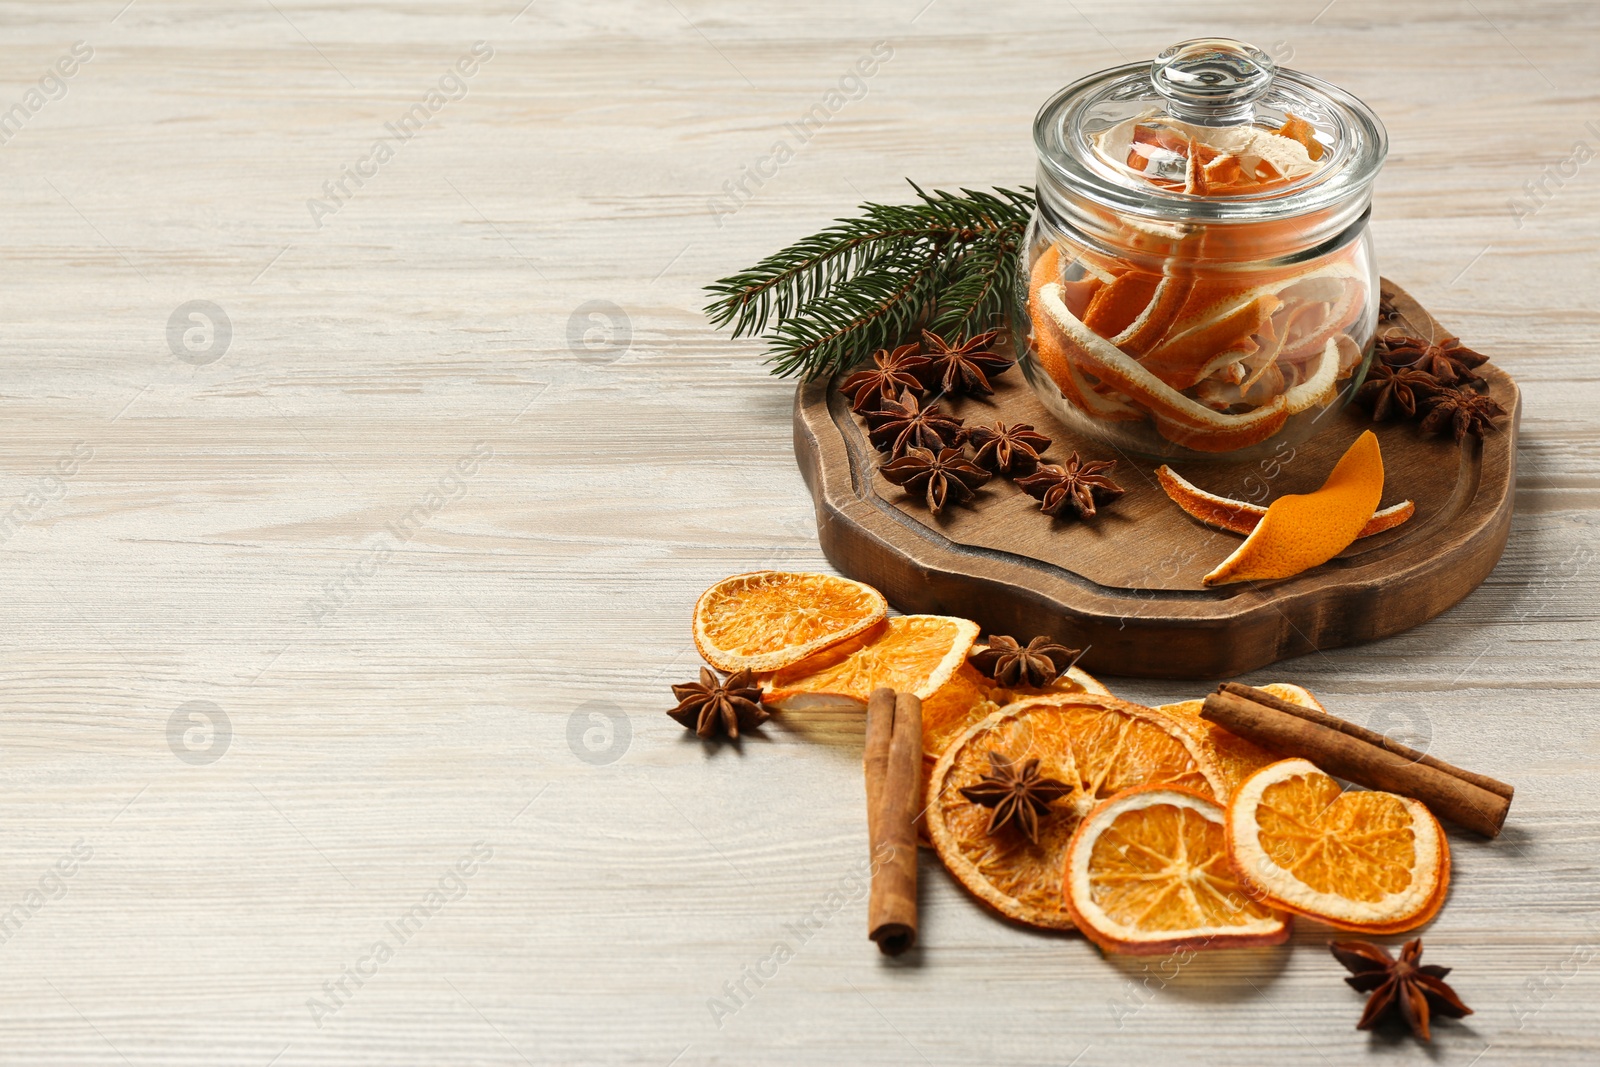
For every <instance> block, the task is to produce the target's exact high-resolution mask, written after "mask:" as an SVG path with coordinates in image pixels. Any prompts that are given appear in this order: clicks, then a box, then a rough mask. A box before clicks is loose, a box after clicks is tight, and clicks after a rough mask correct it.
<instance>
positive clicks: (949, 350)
mask: <svg viewBox="0 0 1600 1067" xmlns="http://www.w3.org/2000/svg"><path fill="white" fill-rule="evenodd" d="M999 334H1000V331H998V330H990V331H988V332H987V333H980V334H978V335H977V336H976V337H969V338H967V339H966V340H965V341H962V342H961V343H960V344H951V343H950V342H949V341H946V340H945V339H944V338H943V337H940V336H939V335H938V334H936V333H933V332H931V331H929V330H923V331H922V350H923V351H924V352H926V353H927V355H928V358H929V361H930V365H929V366H928V367H927V369H926V370H924V371H923V373H924V374H926V375H927V376H928V379H929V384H930V385H932V384H933V383H934V382H938V384H939V387H940V388H942V389H943V390H944V391H945V392H946V393H949V394H950V395H951V396H961V395H967V396H988V395H989V394H990V393H992V392H994V389H993V388H991V387H990V385H989V375H991V374H993V375H996V376H999V375H1001V374H1004V373H1005V372H1006V371H1008V370H1010V369H1011V367H1012V365H1013V364H1014V363H1015V362H1016V360H1012V359H1007V358H1006V357H1005V356H1000V355H996V354H995V353H993V352H990V351H989V349H988V346H989V345H990V344H991V343H993V341H994V339H995V338H996V337H998V336H999Z"/></svg>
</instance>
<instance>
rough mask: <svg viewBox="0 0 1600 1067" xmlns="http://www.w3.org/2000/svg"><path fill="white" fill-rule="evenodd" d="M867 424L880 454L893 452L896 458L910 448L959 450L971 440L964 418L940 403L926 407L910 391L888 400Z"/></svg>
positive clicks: (893, 456) (870, 413)
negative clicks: (950, 413) (947, 410)
mask: <svg viewBox="0 0 1600 1067" xmlns="http://www.w3.org/2000/svg"><path fill="white" fill-rule="evenodd" d="M867 425H868V426H869V427H870V430H869V431H868V434H867V436H868V437H870V438H871V439H872V443H873V444H874V445H876V446H877V448H878V451H880V452H887V453H889V456H890V457H891V458H893V459H898V458H900V457H901V456H903V455H905V452H906V449H908V448H926V449H928V450H930V451H933V452H938V451H940V450H942V449H946V448H959V447H960V446H961V444H962V442H964V441H966V439H967V431H966V430H963V429H962V428H961V420H960V419H958V418H955V417H954V416H952V415H947V414H945V412H944V410H943V409H942V408H940V407H939V406H938V405H937V404H929V405H928V406H927V407H923V406H922V402H921V401H919V400H918V399H917V397H916V394H915V393H912V392H911V391H910V390H906V391H905V392H903V393H901V394H900V399H898V400H885V401H884V402H883V404H882V405H881V406H880V407H879V409H878V410H877V411H872V412H868V413H867Z"/></svg>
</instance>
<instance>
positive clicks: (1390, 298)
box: [1378, 290, 1400, 322]
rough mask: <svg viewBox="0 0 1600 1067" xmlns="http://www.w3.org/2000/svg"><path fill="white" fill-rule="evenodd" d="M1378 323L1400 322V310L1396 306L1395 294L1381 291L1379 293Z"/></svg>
mask: <svg viewBox="0 0 1600 1067" xmlns="http://www.w3.org/2000/svg"><path fill="white" fill-rule="evenodd" d="M1378 321H1379V322H1399V321H1400V309H1399V308H1397V307H1395V306H1394V294H1393V293H1385V292H1383V291H1381V290H1380V291H1379V293H1378Z"/></svg>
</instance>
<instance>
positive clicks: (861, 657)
mask: <svg viewBox="0 0 1600 1067" xmlns="http://www.w3.org/2000/svg"><path fill="white" fill-rule="evenodd" d="M977 638H978V624H977V623H975V622H971V621H969V620H967V619H957V618H952V617H951V616H948V615H901V616H898V617H896V618H893V619H888V620H885V621H884V622H883V623H882V624H881V625H879V626H877V627H875V628H874V629H872V630H869V631H868V632H866V633H864V634H860V635H858V636H856V637H852V638H850V639H849V640H847V641H841V642H839V643H838V644H836V645H832V646H830V647H828V648H825V649H823V650H822V651H821V652H818V653H815V654H814V655H812V656H810V657H808V658H806V659H803V660H801V661H800V662H799V663H795V664H792V665H790V666H788V667H785V668H783V669H782V670H779V671H776V672H775V673H773V674H770V675H766V676H764V677H763V679H762V688H763V689H765V690H766V691H767V693H766V697H765V699H764V702H765V703H766V704H768V705H771V706H773V707H776V708H779V709H793V708H840V707H854V708H864V707H866V704H867V697H869V696H870V695H872V691H873V690H874V689H877V688H878V687H880V686H888V687H889V688H890V689H893V690H896V691H897V692H901V693H915V694H916V695H917V696H918V698H920V699H922V700H926V699H928V698H929V697H931V696H932V695H933V694H934V693H935V692H937V691H938V690H939V687H940V686H942V685H944V684H945V683H946V682H947V681H949V680H950V677H951V675H953V674H955V672H956V669H957V668H959V667H960V666H961V664H962V663H963V662H964V661H965V660H966V658H967V650H968V649H970V648H971V647H972V642H974V641H975V640H977Z"/></svg>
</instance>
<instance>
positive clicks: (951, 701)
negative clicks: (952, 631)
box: [922, 643, 1111, 761]
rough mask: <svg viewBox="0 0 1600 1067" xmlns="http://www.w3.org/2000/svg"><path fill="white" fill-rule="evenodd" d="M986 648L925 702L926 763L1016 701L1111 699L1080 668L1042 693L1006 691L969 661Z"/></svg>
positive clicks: (1108, 692) (979, 646)
mask: <svg viewBox="0 0 1600 1067" xmlns="http://www.w3.org/2000/svg"><path fill="white" fill-rule="evenodd" d="M986 647H988V646H986V645H984V644H982V643H979V644H975V645H973V646H972V648H971V650H969V652H968V662H966V663H963V664H962V665H961V666H960V667H958V668H957V669H956V672H955V673H954V674H952V675H951V676H950V680H949V681H948V682H946V683H944V685H942V686H940V687H939V690H938V692H936V693H934V694H933V695H932V696H931V697H929V698H928V699H926V700H924V701H923V702H922V755H923V758H924V759H928V760H930V761H931V760H937V759H938V758H939V757H940V756H942V755H944V750H945V749H946V748H947V747H949V745H950V742H951V741H954V740H955V739H956V738H958V737H960V736H961V735H962V734H964V733H966V732H967V729H968V728H969V727H971V726H972V725H973V724H975V723H979V722H982V721H983V720H984V719H986V718H988V717H989V716H990V715H992V714H993V713H994V712H996V711H999V710H1000V708H1001V707H1003V706H1004V705H1006V704H1010V703H1012V702H1014V701H1017V700H1022V699H1025V698H1026V697H1029V696H1038V695H1040V694H1045V693H1093V694H1095V695H1097V696H1110V695H1111V690H1109V689H1107V688H1106V687H1105V686H1103V685H1101V684H1100V682H1099V681H1098V680H1097V679H1095V678H1094V677H1093V676H1092V675H1090V674H1089V673H1087V672H1086V671H1082V670H1079V669H1078V668H1077V667H1071V668H1069V669H1068V670H1067V673H1066V674H1064V675H1062V676H1061V677H1060V678H1059V679H1057V680H1056V681H1054V682H1052V683H1051V684H1050V685H1047V686H1045V687H1044V688H1043V689H1006V688H1004V687H1002V686H999V685H996V684H995V681H994V679H992V678H988V677H985V676H984V675H983V674H982V673H981V672H979V670H978V669H977V668H976V667H974V666H973V665H972V663H971V661H970V658H971V657H972V656H974V655H976V654H977V653H979V652H981V651H983V650H984V649H985V648H986Z"/></svg>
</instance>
